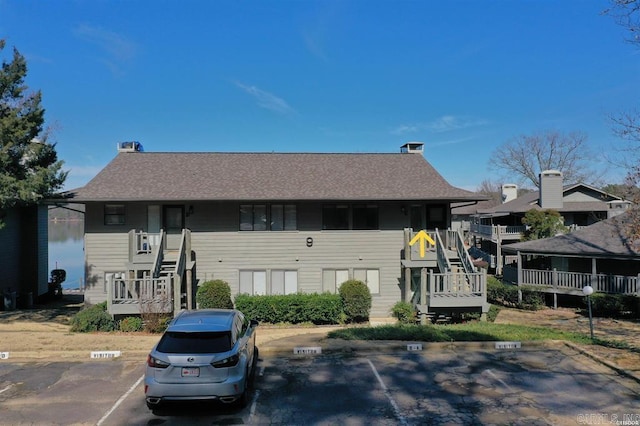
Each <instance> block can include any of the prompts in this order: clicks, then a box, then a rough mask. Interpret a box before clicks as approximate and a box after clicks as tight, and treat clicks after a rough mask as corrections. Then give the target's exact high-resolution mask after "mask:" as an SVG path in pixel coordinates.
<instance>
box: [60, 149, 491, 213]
mask: <svg viewBox="0 0 640 426" xmlns="http://www.w3.org/2000/svg"><path fill="white" fill-rule="evenodd" d="M67 196H68V198H69V199H70V201H71V202H78V203H83V202H91V201H198V200H224V201H229V200H253V201H256V200H282V201H287V200H291V201H294V200H336V201H341V200H345V201H346V200H363V201H366V200H371V201H380V200H441V201H447V202H456V201H474V200H483V199H486V197H485V196H483V195H480V194H475V193H473V192H470V191H466V190H463V189H460V188H456V187H453V186H451V185H450V184H449V183H448V182H447V181H446V180H445V179H444V178H443V177H442V176H441V175H440V174H439V173H438V172H437V171H436V170H435V169H434V168H433V167H432V166H431V164H429V163H428V162H427V161H426V160H425V159H424V157H423V156H422V155H419V154H406V153H405V154H321V153H317V154H316V153H195V152H194V153H178V152H164V153H150V152H127V153H119V154H118V155H117V156H116V157H115V158H114V159H113V160H112V161H111V162H110V163H109V164H108V165H107V166H106V167H105V168H104V169H103V170H102V171H100V173H98V175H96V176H95V177H94V178H93V179H92V180H91V181H90V182H89V183H88V184H87V185H86V186H84V187H82V188H78V189H76V190H73V191H70V192H69V193H68V194H67Z"/></svg>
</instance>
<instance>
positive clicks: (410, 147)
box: [400, 142, 424, 154]
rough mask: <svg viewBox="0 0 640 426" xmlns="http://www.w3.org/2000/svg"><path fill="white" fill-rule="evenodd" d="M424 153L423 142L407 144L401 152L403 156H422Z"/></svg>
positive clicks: (401, 148)
mask: <svg viewBox="0 0 640 426" xmlns="http://www.w3.org/2000/svg"><path fill="white" fill-rule="evenodd" d="M423 151H424V144H423V143H422V142H407V143H405V144H404V145H402V146H401V147H400V152H401V153H403V154H422V152H423Z"/></svg>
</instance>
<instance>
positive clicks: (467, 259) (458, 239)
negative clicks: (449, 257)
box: [451, 231, 478, 274]
mask: <svg viewBox="0 0 640 426" xmlns="http://www.w3.org/2000/svg"><path fill="white" fill-rule="evenodd" d="M451 232H452V233H453V234H455V235H454V236H453V240H454V241H455V246H456V252H457V253H458V257H459V258H460V262H462V266H463V267H464V271H465V272H466V273H467V274H473V273H475V272H478V269H477V268H476V267H475V266H474V265H473V260H471V256H470V255H469V251H468V250H467V247H466V246H465V245H464V241H463V240H462V235H460V232H459V231H451Z"/></svg>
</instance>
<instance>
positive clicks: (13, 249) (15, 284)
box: [0, 209, 20, 293]
mask: <svg viewBox="0 0 640 426" xmlns="http://www.w3.org/2000/svg"><path fill="white" fill-rule="evenodd" d="M3 220H4V227H3V228H2V229H0V267H1V268H2V280H0V292H3V293H5V292H9V291H16V292H17V291H18V290H19V276H20V275H19V274H20V268H16V265H20V250H19V248H20V221H19V215H18V214H17V212H16V210H14V209H12V210H9V211H7V214H6V216H5V217H4V219H3Z"/></svg>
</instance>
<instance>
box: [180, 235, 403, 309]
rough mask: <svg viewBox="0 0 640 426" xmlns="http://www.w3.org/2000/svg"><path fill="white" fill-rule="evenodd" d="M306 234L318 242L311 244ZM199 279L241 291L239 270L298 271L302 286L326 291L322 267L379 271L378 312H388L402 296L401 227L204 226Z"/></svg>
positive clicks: (197, 248) (195, 245)
mask: <svg viewBox="0 0 640 426" xmlns="http://www.w3.org/2000/svg"><path fill="white" fill-rule="evenodd" d="M307 238H312V239H313V246H312V247H307V245H306V241H307ZM191 242H192V249H193V251H194V252H195V253H196V256H197V278H198V279H199V280H200V282H203V281H206V280H211V279H223V280H225V281H227V282H228V283H229V285H230V286H231V292H232V294H234V295H235V294H238V293H239V271H240V270H265V271H267V285H269V275H270V274H269V272H270V271H271V270H281V269H284V270H295V271H298V290H299V291H300V292H303V293H321V292H322V291H323V288H322V270H323V269H348V270H349V272H350V273H349V275H350V277H353V270H354V269H377V270H379V271H380V293H379V294H374V295H372V298H373V303H372V312H371V314H372V315H373V316H387V315H389V309H390V308H391V306H393V305H394V304H395V303H396V302H398V301H399V300H400V287H399V285H398V283H399V279H400V250H401V249H402V247H403V233H402V231H358V232H355V231H352V232H347V231H315V232H314V231H306V232H303V231H294V232H279V233H275V232H228V233H227V232H203V233H193V234H192V240H191Z"/></svg>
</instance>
